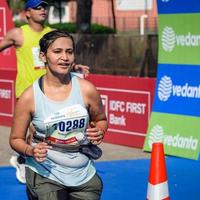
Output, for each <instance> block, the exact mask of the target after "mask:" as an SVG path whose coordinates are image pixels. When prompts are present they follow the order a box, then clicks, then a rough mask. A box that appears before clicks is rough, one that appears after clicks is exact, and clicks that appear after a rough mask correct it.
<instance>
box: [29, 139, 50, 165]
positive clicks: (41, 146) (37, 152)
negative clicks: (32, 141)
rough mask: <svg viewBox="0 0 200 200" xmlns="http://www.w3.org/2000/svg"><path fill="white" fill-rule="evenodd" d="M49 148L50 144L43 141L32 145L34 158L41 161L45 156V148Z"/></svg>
mask: <svg viewBox="0 0 200 200" xmlns="http://www.w3.org/2000/svg"><path fill="white" fill-rule="evenodd" d="M50 148H51V146H49V145H48V144H47V143H45V142H41V143H38V144H36V145H35V146H34V147H33V158H35V160H36V161H37V162H43V161H44V160H45V159H46V157H47V150H48V149H50Z"/></svg>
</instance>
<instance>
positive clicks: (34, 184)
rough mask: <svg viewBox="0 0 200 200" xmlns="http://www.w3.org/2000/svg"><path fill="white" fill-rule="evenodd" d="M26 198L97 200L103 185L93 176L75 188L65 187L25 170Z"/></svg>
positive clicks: (99, 179)
mask: <svg viewBox="0 0 200 200" xmlns="http://www.w3.org/2000/svg"><path fill="white" fill-rule="evenodd" d="M26 184H27V196H28V199H29V200H99V199H100V197H101V193H102V189H103V183H102V180H101V178H100V177H99V176H98V175H97V174H95V175H94V176H93V178H92V179H91V180H90V181H88V182H87V183H84V184H83V185H80V186H77V187H67V186H64V185H61V184H59V183H57V182H55V181H53V180H50V179H48V178H46V177H43V176H41V175H39V174H37V173H35V172H34V171H32V170H31V169H29V168H26Z"/></svg>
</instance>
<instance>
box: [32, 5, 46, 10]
mask: <svg viewBox="0 0 200 200" xmlns="http://www.w3.org/2000/svg"><path fill="white" fill-rule="evenodd" d="M32 9H33V10H42V9H45V10H47V9H48V5H46V4H42V5H39V6H37V7H35V8H32Z"/></svg>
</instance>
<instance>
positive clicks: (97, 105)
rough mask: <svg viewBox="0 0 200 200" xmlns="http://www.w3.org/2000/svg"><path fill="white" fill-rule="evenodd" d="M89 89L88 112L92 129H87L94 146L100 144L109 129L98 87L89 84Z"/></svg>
mask: <svg viewBox="0 0 200 200" xmlns="http://www.w3.org/2000/svg"><path fill="white" fill-rule="evenodd" d="M86 88H87V102H88V111H89V115H90V127H89V128H88V129H87V137H88V139H89V140H90V141H91V142H92V143H93V144H96V145H98V144H100V143H101V142H102V140H103V138H104V135H105V132H106V131H107V128H108V123H107V118H106V114H105V111H104V108H103V105H102V100H101V97H100V94H99V92H98V91H97V89H96V87H95V86H94V85H93V84H91V83H89V85H88V86H87V87H86Z"/></svg>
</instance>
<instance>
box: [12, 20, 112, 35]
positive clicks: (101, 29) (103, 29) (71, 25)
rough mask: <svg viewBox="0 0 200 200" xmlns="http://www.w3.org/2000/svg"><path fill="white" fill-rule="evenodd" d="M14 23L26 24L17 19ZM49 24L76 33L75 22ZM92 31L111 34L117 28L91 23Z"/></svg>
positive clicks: (93, 32) (17, 24)
mask: <svg viewBox="0 0 200 200" xmlns="http://www.w3.org/2000/svg"><path fill="white" fill-rule="evenodd" d="M14 23H15V26H16V27H20V26H21V25H23V24H25V22H22V21H15V22H14ZM47 25H48V26H50V27H52V28H54V29H58V30H64V31H67V32H69V33H76V24H75V23H62V24H60V23H57V24H47ZM91 33H92V34H109V33H115V30H114V29H112V28H110V27H107V26H103V25H100V24H91Z"/></svg>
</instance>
